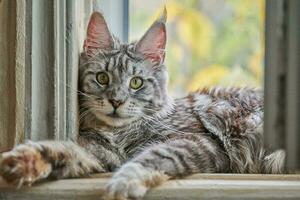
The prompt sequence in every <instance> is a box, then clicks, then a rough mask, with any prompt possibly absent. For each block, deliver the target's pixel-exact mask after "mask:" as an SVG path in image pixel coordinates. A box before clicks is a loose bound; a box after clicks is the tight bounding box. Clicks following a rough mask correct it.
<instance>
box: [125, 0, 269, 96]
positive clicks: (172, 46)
mask: <svg viewBox="0 0 300 200" xmlns="http://www.w3.org/2000/svg"><path fill="white" fill-rule="evenodd" d="M129 2H130V12H129V13H130V23H129V24H130V33H129V37H130V40H134V39H138V38H139V37H141V36H142V34H143V33H144V32H145V31H146V30H147V28H148V27H149V26H150V25H151V23H152V22H153V20H154V19H155V18H156V17H157V16H158V15H159V13H160V12H161V11H162V9H163V6H164V5H166V7H167V10H168V20H167V31H168V43H167V51H166V52H167V54H166V64H167V66H168V70H169V73H170V85H169V89H170V91H171V93H172V94H173V95H175V96H182V95H183V94H186V93H187V92H189V91H194V90H196V89H197V88H201V87H204V86H213V85H221V86H252V87H261V85H262V83H263V80H262V77H263V74H262V73H263V64H264V63H263V60H264V59H263V57H264V38H263V37H264V30H263V28H264V14H265V13H264V6H265V1H264V0H243V1H238V0H209V1H207V0H185V1H183V0H169V1H165V0H153V1H141V0H131V1H129ZM165 2H167V3H166V4H165Z"/></svg>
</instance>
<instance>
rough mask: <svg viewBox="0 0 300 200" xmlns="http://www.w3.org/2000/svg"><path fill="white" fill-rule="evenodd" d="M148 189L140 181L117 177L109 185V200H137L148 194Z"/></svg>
mask: <svg viewBox="0 0 300 200" xmlns="http://www.w3.org/2000/svg"><path fill="white" fill-rule="evenodd" d="M147 189H148V188H147V187H146V186H145V185H144V184H143V183H142V182H141V181H140V180H138V179H128V178H127V177H115V178H113V179H112V180H111V181H110V182H109V183H108V185H107V188H106V191H107V196H106V199H108V200H127V199H132V200H137V199H141V198H142V197H143V196H144V195H145V193H146V192H147Z"/></svg>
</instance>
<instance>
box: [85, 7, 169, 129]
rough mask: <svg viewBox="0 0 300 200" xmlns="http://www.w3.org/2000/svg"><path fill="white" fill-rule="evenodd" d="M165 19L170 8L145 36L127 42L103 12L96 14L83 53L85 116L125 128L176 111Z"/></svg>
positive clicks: (89, 27)
mask: <svg viewBox="0 0 300 200" xmlns="http://www.w3.org/2000/svg"><path fill="white" fill-rule="evenodd" d="M165 22H166V11H164V13H163V15H162V16H161V17H160V18H159V19H157V20H156V21H155V22H154V23H153V24H152V26H151V27H150V28H149V29H148V30H147V31H146V33H145V34H144V35H143V36H142V37H141V39H140V40H138V41H137V42H133V43H130V44H122V43H120V42H119V41H118V40H117V39H116V38H115V37H114V36H113V35H112V34H111V33H110V31H109V28H108V26H107V24H106V22H105V19H104V17H103V15H102V14H100V13H98V12H94V13H93V14H92V16H91V18H90V21H89V24H88V28H87V37H86V39H85V42H84V51H83V53H82V54H81V56H80V67H79V69H80V71H79V91H80V107H81V109H82V110H83V112H82V113H81V114H82V115H84V112H86V113H85V114H92V115H94V116H95V117H96V118H97V119H98V120H100V121H102V122H104V123H106V124H107V125H109V126H115V127H119V126H124V125H127V124H129V123H132V122H133V121H137V120H140V119H143V118H144V119H145V118H146V119H147V118H153V116H157V115H160V116H162V115H164V114H166V112H168V111H169V110H170V107H171V106H172V105H171V104H172V103H171V98H170V97H169V96H168V93H167V82H168V74H167V70H166V67H165V65H164V58H165V46H166V26H165ZM82 120H84V116H83V117H82Z"/></svg>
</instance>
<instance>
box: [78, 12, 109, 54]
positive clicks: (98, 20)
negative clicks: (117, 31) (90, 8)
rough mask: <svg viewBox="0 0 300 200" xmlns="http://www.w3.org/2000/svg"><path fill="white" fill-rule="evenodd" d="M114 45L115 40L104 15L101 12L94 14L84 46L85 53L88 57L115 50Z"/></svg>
mask: <svg viewBox="0 0 300 200" xmlns="http://www.w3.org/2000/svg"><path fill="white" fill-rule="evenodd" d="M113 44H114V42H113V38H112V36H111V34H110V32H109V29H108V26H107V24H106V22H105V19H104V17H103V15H102V14H101V13H99V12H94V13H93V14H92V15H91V18H90V21H89V24H88V27H87V36H86V39H85V41H84V45H83V48H84V51H85V52H86V53H87V54H88V55H89V54H90V53H92V54H93V53H95V52H97V51H99V50H108V51H109V50H111V49H112V48H113Z"/></svg>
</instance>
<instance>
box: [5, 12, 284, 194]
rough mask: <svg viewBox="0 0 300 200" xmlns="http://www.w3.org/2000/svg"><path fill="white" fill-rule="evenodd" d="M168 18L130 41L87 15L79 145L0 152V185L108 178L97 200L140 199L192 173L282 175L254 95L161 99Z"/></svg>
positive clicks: (222, 91)
mask: <svg viewBox="0 0 300 200" xmlns="http://www.w3.org/2000/svg"><path fill="white" fill-rule="evenodd" d="M166 15H167V14H166V10H165V11H164V12H163V14H162V15H161V17H159V18H158V19H157V20H156V21H155V22H154V23H153V24H152V25H151V27H150V28H149V29H148V30H147V32H146V33H145V34H144V35H143V36H142V38H141V39H140V40H138V41H136V42H132V43H129V44H123V43H121V42H120V41H119V40H118V39H117V38H116V37H115V36H113V35H112V34H111V33H110V31H109V28H108V26H107V24H106V22H105V19H104V17H103V15H102V14H101V13H99V12H94V13H93V14H92V15H91V18H90V21H89V24H88V28H87V36H86V39H85V42H84V49H83V52H82V53H81V55H80V64H79V84H78V90H79V106H80V131H79V134H78V136H77V140H76V142H72V141H41V142H27V143H25V144H21V145H18V146H16V147H15V148H14V149H13V150H12V151H10V152H6V153H3V158H2V161H1V164H0V173H1V176H2V177H3V178H4V179H5V180H6V181H7V182H8V183H11V184H17V185H19V186H21V185H24V184H29V185H30V184H32V183H34V182H36V181H38V180H41V179H45V178H49V177H53V178H58V179H61V178H69V177H80V176H84V175H87V174H91V173H103V172H114V174H113V176H112V178H111V180H110V181H109V182H108V184H107V187H106V193H107V196H106V197H105V199H140V198H142V197H143V196H144V195H145V193H146V192H147V191H148V190H149V189H150V188H153V187H155V186H158V185H160V184H162V183H163V182H165V181H167V180H168V179H170V178H176V177H183V176H186V175H189V174H192V173H282V171H283V168H284V159H285V154H284V151H281V150H278V151H276V152H273V153H271V154H269V153H267V151H266V150H265V149H264V148H263V142H262V126H263V94H262V91H260V90H256V89H249V88H218V87H215V88H211V89H208V88H204V89H202V90H198V91H196V92H194V93H191V94H189V95H188V96H187V97H184V98H180V99H175V100H173V99H172V98H171V97H170V96H169V95H168V90H167V82H168V73H167V68H166V66H165V65H164V59H165V46H166V39H167V37H166V25H165V24H166ZM199 45H200V44H199ZM208 76H209V74H208Z"/></svg>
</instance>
